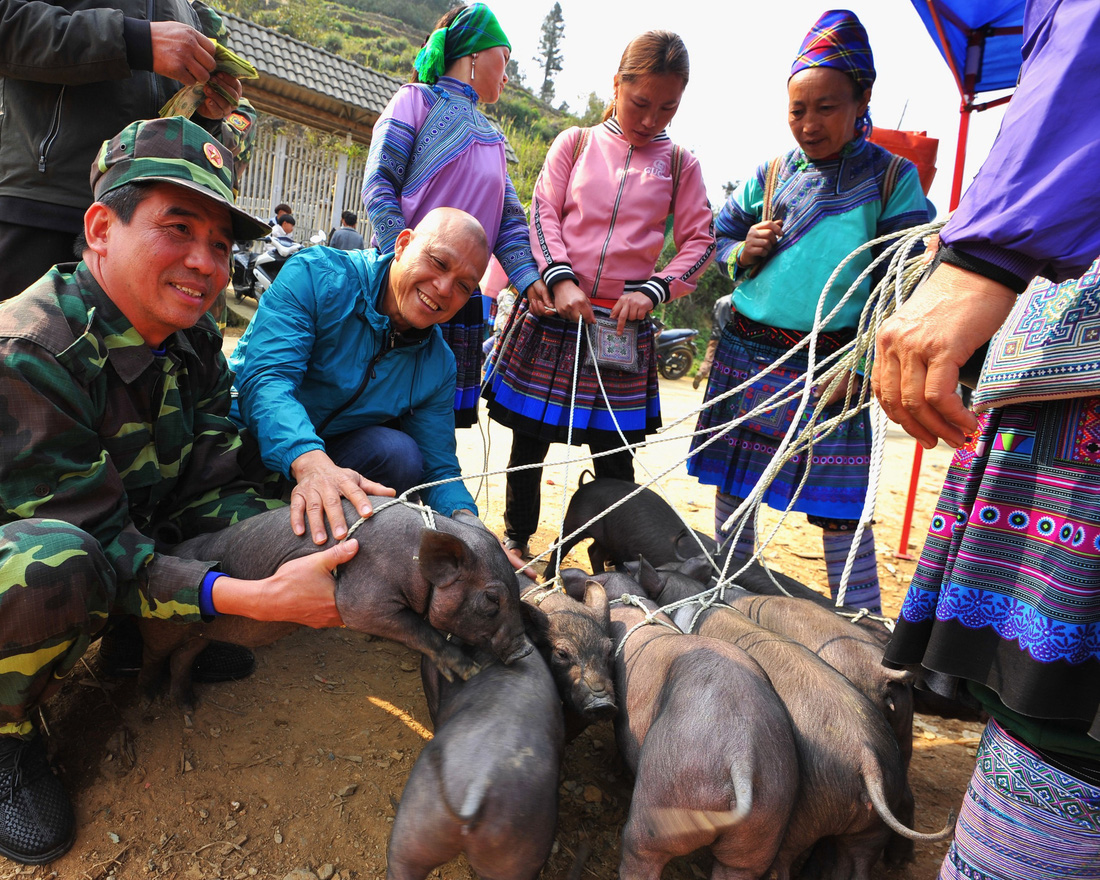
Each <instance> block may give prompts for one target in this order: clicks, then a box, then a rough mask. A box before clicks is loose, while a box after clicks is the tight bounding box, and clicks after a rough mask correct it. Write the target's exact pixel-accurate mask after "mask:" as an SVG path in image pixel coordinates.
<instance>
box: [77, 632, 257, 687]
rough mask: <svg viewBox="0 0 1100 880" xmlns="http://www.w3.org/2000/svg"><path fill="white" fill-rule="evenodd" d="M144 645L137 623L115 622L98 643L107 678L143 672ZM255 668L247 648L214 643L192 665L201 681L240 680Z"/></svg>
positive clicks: (196, 677)
mask: <svg viewBox="0 0 1100 880" xmlns="http://www.w3.org/2000/svg"><path fill="white" fill-rule="evenodd" d="M143 648H144V643H143V642H142V639H141V630H139V629H138V626H137V622H136V621H135V620H134V619H133V618H130V617H123V618H120V619H119V620H117V621H112V623H111V624H110V629H109V630H107V632H106V634H104V636H103V638H102V639H100V642H99V662H100V664H101V665H102V668H103V673H104V674H105V675H108V676H111V677H116V678H128V677H131V676H135V675H137V674H138V673H139V672H141V662H142V650H143ZM255 668H256V658H255V657H254V656H253V655H252V652H251V651H250V650H248V648H243V647H241V646H240V645H232V644H230V643H229V642H211V643H210V644H209V645H207V646H206V647H205V648H203V649H202V651H200V652H199V655H198V656H197V657H196V658H195V662H194V663H192V664H191V680H192V681H198V682H205V683H209V682H215V681H239V680H240V679H242V678H248V676H250V675H251V674H252V671H253V670H254V669H255Z"/></svg>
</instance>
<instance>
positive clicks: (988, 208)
mask: <svg viewBox="0 0 1100 880" xmlns="http://www.w3.org/2000/svg"><path fill="white" fill-rule="evenodd" d="M1097 118H1100V3H1097V2H1095V0H1030V2H1029V3H1028V7H1027V11H1026V13H1025V17H1024V62H1023V67H1022V68H1021V78H1020V85H1019V87H1018V88H1017V90H1016V93H1015V95H1013V97H1012V101H1011V102H1010V103H1009V106H1008V111H1007V112H1006V113H1005V117H1004V121H1003V122H1002V124H1001V130H1000V133H999V134H998V135H997V139H996V141H995V142H994V144H993V147H992V149H991V150H990V153H989V156H988V158H987V159H986V161H985V163H984V164H983V165H982V167H981V170H980V171H979V172H978V175H977V177H975V179H974V182H973V183H972V184H971V186H970V187H969V189H967V191H966V193H965V195H964V196H963V199H962V202H961V203H960V204H959V208H958V210H957V211H956V212H955V214H954V215H953V216H952V218H951V220H950V221H949V222H948V224H947V225H946V226H945V227H944V229H943V233H942V235H941V241H942V242H943V244H944V245H947V246H948V247H949V248H950V251H952V252H955V253H956V254H958V255H959V257H960V259H958V260H957V261H956V260H953V259H948V257H947V256H945V260H946V261H948V262H957V263H958V264H959V265H963V266H965V267H966V268H977V270H978V271H979V272H982V274H986V275H990V277H996V275H997V274H998V270H999V272H1000V273H1001V274H1002V275H1003V276H1007V278H1006V280H1005V283H1009V282H1010V280H1011V278H1012V277H1014V278H1016V279H1019V281H1020V285H1018V286H1019V289H1021V290H1022V289H1023V286H1026V284H1027V282H1028V281H1029V280H1030V279H1031V278H1032V277H1034V276H1035V275H1045V276H1047V277H1049V278H1051V279H1052V280H1055V281H1062V280H1065V279H1067V278H1075V277H1077V276H1079V275H1081V274H1082V273H1083V272H1084V271H1085V270H1086V269H1087V268H1088V267H1089V265H1090V264H1091V263H1092V261H1093V260H1094V259H1095V258H1096V256H1097V255H1098V254H1100V210H1098V209H1097V205H1098V204H1100V174H1097V168H1098V167H1100V138H1098V137H1097V136H1096V123H1095V121H1096V119H1097ZM983 265H984V266H985V267H987V268H989V269H990V270H991V271H982V268H981V267H982V266H983ZM998 280H1001V279H1000V278H999V279H998ZM1009 286H1013V285H1011V284H1010V283H1009Z"/></svg>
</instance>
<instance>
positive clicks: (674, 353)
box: [659, 345, 695, 379]
mask: <svg viewBox="0 0 1100 880" xmlns="http://www.w3.org/2000/svg"><path fill="white" fill-rule="evenodd" d="M694 360H695V352H694V351H693V350H692V348H691V347H690V346H687V345H678V346H676V347H674V348H671V349H669V351H668V352H667V353H666V354H665V356H664V358H663V359H662V360H661V363H660V366H659V368H660V372H661V375H662V376H664V377H665V378H666V379H682V378H683V377H684V376H686V375H687V372H688V370H690V369H691V365H692V363H693V362H694Z"/></svg>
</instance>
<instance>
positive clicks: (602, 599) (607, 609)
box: [584, 580, 611, 629]
mask: <svg viewBox="0 0 1100 880" xmlns="http://www.w3.org/2000/svg"><path fill="white" fill-rule="evenodd" d="M584 604H585V607H586V608H591V609H592V611H593V612H595V613H596V614H597V615H599V618H600V620H601V621H602V622H603V624H604V627H605V628H608V629H610V627H611V605H610V604H609V603H608V601H607V590H605V589H604V588H603V584H601V583H600V582H599V581H593V580H590V581H588V582H587V583H586V584H585V585H584Z"/></svg>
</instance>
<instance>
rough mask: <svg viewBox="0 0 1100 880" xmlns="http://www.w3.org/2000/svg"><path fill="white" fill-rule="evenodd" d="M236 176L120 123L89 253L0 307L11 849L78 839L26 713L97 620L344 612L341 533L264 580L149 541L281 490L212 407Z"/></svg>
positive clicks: (195, 529) (257, 228) (0, 527)
mask: <svg viewBox="0 0 1100 880" xmlns="http://www.w3.org/2000/svg"><path fill="white" fill-rule="evenodd" d="M232 169H233V158H232V155H231V154H230V152H229V151H228V150H227V149H226V148H225V147H223V146H222V145H221V144H220V143H218V142H217V141H216V140H215V139H214V138H213V137H212V136H211V135H209V134H207V133H206V132H204V131H203V130H202V129H201V128H199V127H198V126H196V125H194V124H193V123H191V122H189V121H187V120H184V119H182V118H180V117H174V118H170V119H159V120H155V121H152V122H137V123H133V124H132V125H130V126H127V128H125V129H124V130H123V131H122V132H121V133H120V134H119V135H117V136H116V137H115V138H113V139H112V140H111V141H109V142H107V143H105V144H104V145H103V148H102V150H101V151H100V154H99V156H98V158H97V161H96V162H95V164H93V166H92V188H93V191H94V194H95V198H96V201H95V203H93V204H92V206H91V207H90V208H89V209H88V211H87V213H86V215H85V221H84V237H83V239H82V240H81V241H80V242H79V243H80V244H81V245H82V248H83V249H82V253H83V256H84V259H83V260H82V261H81V262H80V263H76V264H63V265H59V266H55V267H54V268H53V269H51V270H50V271H49V272H48V273H47V274H46V275H45V276H43V277H42V278H41V279H39V280H38V281H37V282H35V283H34V284H33V285H31V287H29V288H28V289H27V290H26V291H24V292H23V293H22V294H20V295H19V296H17V297H15V298H14V299H12V300H9V301H8V302H6V303H4V304H3V305H2V306H0V502H2V504H0V573H2V577H0V793H2V796H0V853H2V854H3V855H5V856H7V857H8V858H10V859H13V860H15V861H18V862H22V863H26V864H40V863H44V862H49V861H51V860H53V859H55V858H57V857H59V856H60V855H62V854H64V853H65V852H66V851H67V850H68V849H69V847H70V846H71V845H72V842H73V839H74V837H75V828H74V820H73V813H72V808H71V806H70V804H69V800H68V797H67V795H66V794H65V792H64V790H63V789H62V787H61V784H60V782H59V781H58V780H57V778H56V777H55V776H54V775H53V773H52V771H51V770H50V767H49V765H48V763H47V761H46V755H45V750H44V748H43V746H42V744H41V740H40V738H39V737H37V736H36V735H35V729H34V724H33V722H32V711H33V709H34V707H35V706H37V705H38V704H39V703H41V702H42V700H44V699H45V698H46V697H47V696H49V695H50V693H52V692H53V691H54V690H55V689H56V687H57V685H58V683H59V681H60V679H61V678H62V677H63V676H64V675H65V674H66V673H68V672H69V670H71V669H72V668H73V666H74V665H75V664H76V662H77V661H78V660H79V659H80V657H81V655H82V654H83V653H84V652H85V650H86V649H87V647H88V645H89V642H90V640H91V639H93V638H94V637H95V636H96V635H97V633H98V632H99V631H100V629H101V628H102V627H103V625H104V623H105V622H106V620H107V617H108V615H109V614H113V613H115V614H117V613H122V614H129V615H138V616H144V617H156V618H168V619H176V620H179V621H181V622H193V621H197V620H199V619H200V616H203V615H211V614H215V613H217V612H218V611H221V612H222V613H233V614H241V615H244V616H248V617H255V618H257V619H264V620H287V621H292V622H297V623H302V624H305V625H308V626H336V625H339V624H340V618H339V613H338V612H337V610H336V605H335V599H334V595H333V586H334V581H333V578H332V570H333V569H334V568H335V567H336V565H338V564H340V563H341V562H346V561H347V560H348V559H350V558H351V557H352V556H354V554H355V551H356V546H357V545H356V544H355V542H354V541H350V542H345V544H341V545H337V546H336V547H334V548H331V549H330V550H328V551H323V552H319V553H316V554H313V555H311V556H307V557H304V558H302V559H298V560H295V561H294V562H291V563H287V564H286V565H284V566H282V567H280V568H279V569H278V570H277V571H276V572H275V573H274V574H273V575H272V576H271V577H269V578H266V579H264V580H261V581H243V580H239V579H235V578H230V577H225V576H222V575H219V573H218V572H217V571H216V570H215V569H216V567H217V565H218V563H217V562H216V561H197V560H185V559H180V558H176V557H172V556H170V555H166V554H165V553H164V552H162V550H163V548H165V547H168V546H170V545H172V544H174V543H176V542H178V541H180V540H182V539H184V538H188V537H191V536H193V535H196V534H201V533H206V532H211V531H214V530H218V529H222V528H224V527H226V526H228V525H230V524H232V523H234V522H237V521H239V520H241V519H244V518H246V517H249V516H252V515H254V514H258V513H261V512H263V511H266V510H270V509H271V508H272V507H276V506H279V505H280V504H281V503H282V502H281V501H279V500H278V494H279V486H278V485H277V483H276V478H275V477H273V476H271V475H270V474H269V473H268V472H267V471H266V470H265V469H264V468H263V466H262V465H261V463H260V460H259V455H258V453H257V452H256V450H255V447H254V445H252V444H251V443H249V442H248V441H247V440H246V439H245V438H242V437H241V436H240V435H239V434H238V433H237V431H236V429H235V428H234V426H233V425H232V423H231V422H230V421H229V420H228V418H227V413H228V410H229V374H228V370H227V367H226V362H225V359H224V357H223V356H222V354H221V338H220V336H219V335H218V333H217V331H216V329H215V326H214V324H213V322H212V321H211V319H210V317H209V316H208V315H207V314H206V311H207V309H208V307H209V305H210V302H211V301H212V300H213V298H214V297H215V296H216V295H217V293H218V291H220V290H221V289H222V288H224V287H225V284H226V280H227V277H228V273H229V256H230V250H231V247H232V242H233V241H234V240H235V239H249V238H253V237H258V236H260V235H262V234H264V233H266V232H267V227H266V225H264V224H263V223H262V222H261V221H259V220H257V219H255V218H253V217H250V216H249V215H248V214H246V213H245V212H243V211H241V210H240V209H238V208H236V207H235V206H234V205H233V204H232V198H233V196H232V181H233V170H232Z"/></svg>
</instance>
